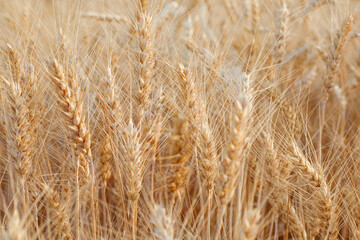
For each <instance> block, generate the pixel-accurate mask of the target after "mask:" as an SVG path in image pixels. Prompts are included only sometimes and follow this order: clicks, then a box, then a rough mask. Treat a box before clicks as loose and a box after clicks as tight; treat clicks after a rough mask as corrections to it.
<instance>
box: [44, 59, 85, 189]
mask: <svg viewBox="0 0 360 240" xmlns="http://www.w3.org/2000/svg"><path fill="white" fill-rule="evenodd" d="M50 70H51V79H52V81H53V83H54V85H55V87H56V93H57V96H58V104H59V106H60V108H61V110H62V116H63V118H64V120H65V121H66V127H67V129H68V130H69V132H70V134H69V138H70V139H71V146H72V148H73V149H74V151H75V155H76V157H77V163H78V170H79V173H80V179H79V180H80V182H81V183H88V181H89V178H90V167H89V164H90V161H91V149H90V144H91V140H90V132H89V130H88V128H87V126H86V122H85V115H84V113H83V109H82V103H81V102H80V99H79V96H78V94H76V92H75V91H76V90H75V89H72V88H71V87H70V86H69V79H67V78H66V77H65V74H64V72H63V68H62V66H61V65H60V64H59V63H58V62H57V61H56V59H54V61H53V62H52V64H51V66H50ZM71 84H72V85H73V84H74V83H71Z"/></svg>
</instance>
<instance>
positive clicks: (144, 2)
mask: <svg viewBox="0 0 360 240" xmlns="http://www.w3.org/2000/svg"><path fill="white" fill-rule="evenodd" d="M139 1H140V11H141V12H146V11H147V10H148V8H149V0H139Z"/></svg>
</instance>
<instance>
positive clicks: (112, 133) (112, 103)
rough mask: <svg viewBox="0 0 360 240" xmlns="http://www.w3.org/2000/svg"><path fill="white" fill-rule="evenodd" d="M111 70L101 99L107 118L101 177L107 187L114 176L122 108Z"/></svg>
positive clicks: (101, 160) (101, 148)
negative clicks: (113, 170)
mask: <svg viewBox="0 0 360 240" xmlns="http://www.w3.org/2000/svg"><path fill="white" fill-rule="evenodd" d="M114 81H115V79H114V77H113V76H112V73H111V68H110V67H109V68H108V69H107V71H106V78H105V81H104V87H103V91H104V92H103V99H99V102H100V104H101V105H102V108H103V111H104V118H105V122H104V124H105V129H106V135H105V137H104V139H103V140H102V142H101V143H100V144H101V146H100V158H101V159H100V175H101V178H102V181H103V183H104V184H105V185H106V183H107V181H108V180H109V178H110V177H111V174H112V170H111V168H112V165H113V164H115V161H114V157H115V153H114V149H115V148H116V146H118V141H117V138H118V133H119V126H120V123H121V108H120V102H119V99H118V95H119V92H118V88H117V87H116V86H115V83H114Z"/></svg>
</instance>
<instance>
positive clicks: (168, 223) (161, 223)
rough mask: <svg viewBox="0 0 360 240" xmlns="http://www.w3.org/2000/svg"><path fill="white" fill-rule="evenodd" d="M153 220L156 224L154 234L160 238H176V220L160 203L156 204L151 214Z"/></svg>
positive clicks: (163, 239) (170, 239) (161, 239)
mask: <svg viewBox="0 0 360 240" xmlns="http://www.w3.org/2000/svg"><path fill="white" fill-rule="evenodd" d="M151 222H152V224H153V225H154V231H153V233H152V234H153V235H154V237H155V239H158V240H172V239H174V222H173V220H172V217H171V215H167V214H166V211H165V209H164V208H163V207H161V206H160V205H157V206H154V207H153V209H152V214H151Z"/></svg>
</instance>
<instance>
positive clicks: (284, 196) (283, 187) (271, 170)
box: [263, 132, 307, 239]
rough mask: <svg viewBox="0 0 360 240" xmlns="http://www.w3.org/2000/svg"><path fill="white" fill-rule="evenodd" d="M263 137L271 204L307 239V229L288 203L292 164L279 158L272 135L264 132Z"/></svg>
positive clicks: (296, 231)
mask: <svg viewBox="0 0 360 240" xmlns="http://www.w3.org/2000/svg"><path fill="white" fill-rule="evenodd" d="M263 135H264V138H265V139H264V140H265V146H266V150H267V155H268V157H267V160H268V161H269V163H267V164H268V166H267V169H266V170H267V172H268V175H269V187H270V188H271V189H273V191H271V199H270V202H271V204H272V205H273V206H274V207H275V208H276V210H275V211H276V213H275V214H278V212H277V211H280V212H281V213H283V214H284V215H287V216H288V218H289V223H290V224H291V226H290V227H291V228H292V229H294V230H295V234H297V235H298V236H299V237H301V238H302V239H307V235H306V229H305V227H304V225H303V223H302V222H301V220H300V219H299V216H298V214H297V213H296V211H295V209H294V207H293V206H292V204H291V202H288V193H287V192H288V191H287V187H288V186H287V184H288V182H287V181H288V178H289V175H290V171H289V170H288V168H289V167H288V166H289V165H292V164H291V163H289V160H288V159H286V158H280V157H279V156H278V154H277V151H276V149H275V148H274V141H273V139H272V138H271V135H270V134H269V133H266V132H264V133H263ZM291 169H292V168H291Z"/></svg>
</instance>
